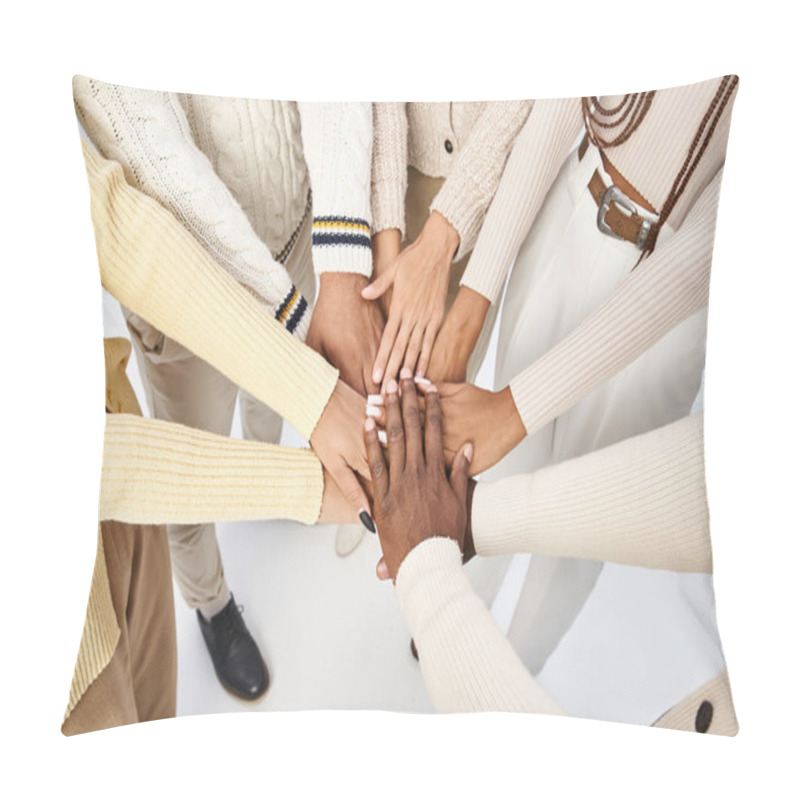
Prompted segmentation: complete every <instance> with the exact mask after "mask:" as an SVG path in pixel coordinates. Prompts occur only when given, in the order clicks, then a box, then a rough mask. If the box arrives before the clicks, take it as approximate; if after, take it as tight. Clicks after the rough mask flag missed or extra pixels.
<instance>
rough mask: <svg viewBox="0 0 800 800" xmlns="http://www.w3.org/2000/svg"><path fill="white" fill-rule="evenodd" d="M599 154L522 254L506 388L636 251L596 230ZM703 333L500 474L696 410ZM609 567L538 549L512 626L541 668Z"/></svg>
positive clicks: (578, 167) (660, 347)
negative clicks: (590, 188) (591, 182)
mask: <svg viewBox="0 0 800 800" xmlns="http://www.w3.org/2000/svg"><path fill="white" fill-rule="evenodd" d="M596 161H597V158H596V151H594V150H593V148H590V150H589V153H588V154H587V157H586V159H585V161H584V162H579V161H578V159H577V156H576V154H574V153H573V154H572V156H570V158H569V159H568V161H567V163H566V164H565V167H564V169H562V171H561V174H560V175H559V178H558V180H557V182H556V184H555V185H554V187H553V190H552V191H551V193H550V195H549V196H548V199H547V201H546V203H545V206H544V207H543V209H542V212H541V214H540V216H539V218H538V219H537V221H536V223H535V224H534V226H533V227H532V230H531V233H530V234H529V237H528V240H527V241H526V243H525V245H524V246H523V248H522V250H521V252H520V255H519V257H518V259H517V264H516V265H515V268H514V272H513V273H512V276H511V279H510V282H509V288H508V292H507V297H506V304H505V306H504V310H503V320H502V325H501V332H500V353H499V354H498V373H497V381H498V382H497V386H498V387H499V386H502V385H506V384H507V382H508V380H509V379H510V378H511V377H512V376H513V375H514V374H516V373H517V372H519V371H520V370H521V369H523V368H524V367H526V366H527V365H528V364H530V363H532V362H533V361H534V360H535V359H536V358H538V357H539V356H541V355H542V354H543V353H544V352H546V351H547V350H548V349H550V347H552V346H553V345H554V344H556V343H557V342H558V341H560V340H561V339H562V338H564V337H565V336H566V335H567V334H568V333H569V332H570V331H571V330H572V329H574V327H576V326H577V325H578V324H579V323H580V322H581V320H583V319H584V318H585V317H587V316H588V315H589V314H591V313H592V312H593V311H594V310H595V309H596V308H598V307H599V306H600V305H601V304H602V302H603V301H604V300H605V299H606V298H607V297H608V296H610V294H612V293H613V291H614V290H615V289H616V287H617V286H618V285H619V283H620V282H621V281H622V280H624V278H625V276H626V275H627V274H628V273H629V272H630V270H631V269H632V268H633V267H634V265H635V264H636V262H637V260H638V257H639V251H638V250H636V248H634V247H633V246H632V245H630V244H629V243H627V242H622V241H619V240H615V239H612V238H610V237H608V236H605V235H604V234H602V233H600V232H599V231H598V230H597V228H596V224H595V218H596V205H595V204H594V201H592V200H591V198H590V197H589V196H588V192H587V191H586V190H585V186H586V184H587V183H588V179H589V177H590V175H591V172H593V171H594V168H595V166H596V163H595V162H596ZM664 233H665V236H667V237H668V236H669V235H671V231H669V230H668V229H665V232H664ZM665 240H666V239H665ZM704 334H705V312H700V313H698V314H696V315H694V316H693V317H692V318H690V319H689V320H686V321H685V322H684V323H682V324H681V325H680V326H678V327H676V329H674V330H673V331H672V332H670V333H669V334H668V335H667V336H665V337H663V339H662V340H661V341H660V342H658V343H657V344H656V345H655V346H654V347H653V348H651V349H650V350H649V351H648V352H647V353H645V354H644V355H643V356H641V357H640V358H639V359H637V361H636V362H634V363H633V364H631V365H629V366H628V367H627V368H626V369H625V370H623V371H621V372H620V373H619V374H618V375H617V376H615V377H613V378H611V379H610V380H609V381H606V382H605V383H604V384H603V385H602V386H601V387H599V388H598V389H597V390H595V392H593V393H591V394H590V395H588V396H587V397H586V398H584V399H583V400H581V401H580V402H579V403H578V404H576V406H574V407H573V408H572V409H570V410H569V411H567V412H565V413H564V414H562V415H561V416H560V417H559V418H558V419H557V420H556V421H555V422H554V423H551V424H550V425H548V426H546V427H545V428H544V429H543V430H542V431H540V432H538V433H536V434H534V435H533V436H531V437H528V438H527V439H526V440H524V441H523V442H522V443H521V444H520V445H519V447H517V448H516V449H515V450H514V451H513V452H512V453H511V454H510V455H509V457H507V458H506V459H504V461H503V462H501V464H500V465H498V467H497V468H496V469H495V470H493V473H492V474H493V475H494V476H497V477H500V476H503V475H508V474H513V473H516V472H523V471H525V472H530V471H532V470H535V469H538V468H539V467H541V466H544V465H545V464H549V463H556V462H559V461H562V460H565V459H568V458H573V457H576V456H579V455H582V454H584V453H587V452H590V451H592V450H594V449H596V448H598V447H603V446H606V445H609V444H612V443H614V442H616V441H619V440H621V439H624V438H627V437H629V436H633V435H636V434H638V433H643V432H645V431H648V430H652V429H653V428H655V427H659V426H661V425H665V424H667V423H669V422H672V421H674V420H675V419H677V418H679V417H680V416H683V415H684V414H686V413H688V412H689V409H690V407H691V403H692V400H693V398H694V396H695V394H696V391H697V388H698V386H699V383H700V376H701V372H702V365H703V359H704V350H705V347H704V343H705V335H704ZM601 569H602V564H601V563H600V562H593V561H586V560H581V559H571V560H565V559H543V558H531V559H530V565H529V567H528V574H527V578H526V581H525V583H524V585H523V588H522V591H521V594H520V599H519V602H518V604H517V608H516V611H515V614H514V617H513V619H512V621H511V624H510V628H509V631H508V635H509V639H510V640H511V641H512V643H513V644H514V645H515V647H516V648H517V650H518V652H519V653H520V656H521V658H522V659H523V661H524V663H525V664H526V666H528V668H529V669H530V670H531V671H532V672H533V674H537V673H538V672H539V670H540V669H541V668H542V666H543V665H544V663H545V661H546V660H547V658H548V657H549V655H550V653H552V652H553V650H554V649H555V648H556V646H557V645H558V643H559V641H560V640H561V637H562V636H563V634H564V633H565V632H566V631H567V630H568V629H569V627H570V626H571V624H572V622H573V621H574V619H575V618H576V616H577V615H578V614H579V613H580V611H581V609H582V608H583V605H584V602H585V600H586V598H587V597H588V595H589V593H590V592H591V591H592V589H593V587H594V585H595V583H596V582H597V579H598V576H599V574H600V571H601Z"/></svg>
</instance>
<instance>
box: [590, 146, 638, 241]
mask: <svg viewBox="0 0 800 800" xmlns="http://www.w3.org/2000/svg"><path fill="white" fill-rule="evenodd" d="M588 146H589V139H588V137H586V136H584V137H583V140H582V141H581V143H580V145H579V147H578V160H579V161H582V160H583V157H584V156H585V155H586V150H587V149H588ZM589 192H590V193H591V195H592V197H593V198H594V202H595V203H597V227H598V229H599V230H600V231H601V232H602V233H605V234H606V235H608V236H612V237H614V238H615V239H624V240H625V241H626V242H630V243H631V244H634V245H636V247H638V248H639V249H640V250H642V249H643V248H644V246H645V243H646V242H647V236H648V234H649V233H650V228H651V222H650V220H649V219H645V218H644V217H642V216H641V215H639V214H638V213H637V211H636V207H635V206H634V205H633V203H632V202H631V201H630V199H629V198H628V196H627V195H626V194H624V193H623V192H622V190H621V189H619V188H617V187H616V186H614V185H611V186H606V185H605V183H604V182H603V178H602V176H601V175H600V172H599V171H598V170H595V171H594V175H592V179H591V180H590V181H589ZM621 209H624V211H622V210H621ZM626 212H627V213H626Z"/></svg>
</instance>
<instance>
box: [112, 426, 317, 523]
mask: <svg viewBox="0 0 800 800" xmlns="http://www.w3.org/2000/svg"><path fill="white" fill-rule="evenodd" d="M322 489H323V477H322V465H321V464H320V462H319V460H318V459H317V457H316V456H315V455H314V454H313V453H312V452H311V451H310V450H303V449H299V448H291V447H280V446H278V445H273V444H264V443H262V442H251V441H245V440H242V439H231V438H228V437H225V436H217V435H215V434H212V433H207V432H206V431H201V430H199V429H197V428H189V427H186V426H184V425H178V424H177V423H172V422H163V421H161V420H155V419H145V418H143V417H139V416H136V415H133V414H107V415H106V430H105V437H104V440H103V470H102V474H101V483H100V519H101V520H105V519H115V520H119V521H120V522H130V523H136V524H143V525H144V524H155V523H158V524H169V523H198V522H213V521H218V522H221V521H231V520H246V519H292V520H297V521H298V522H304V523H306V524H312V523H314V522H316V521H317V519H318V517H319V514H320V507H321V504H322Z"/></svg>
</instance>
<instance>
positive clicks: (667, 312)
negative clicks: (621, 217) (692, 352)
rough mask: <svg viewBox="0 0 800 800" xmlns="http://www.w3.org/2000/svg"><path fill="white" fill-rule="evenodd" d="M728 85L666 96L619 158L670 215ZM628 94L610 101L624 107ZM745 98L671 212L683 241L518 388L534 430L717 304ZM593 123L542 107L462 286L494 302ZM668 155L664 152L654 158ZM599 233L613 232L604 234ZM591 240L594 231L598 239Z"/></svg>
mask: <svg viewBox="0 0 800 800" xmlns="http://www.w3.org/2000/svg"><path fill="white" fill-rule="evenodd" d="M720 81H721V79H714V80H712V81H705V82H703V83H698V84H692V85H690V86H683V87H678V88H675V89H666V90H663V91H659V92H656V94H655V97H654V99H653V103H652V106H651V108H650V111H649V112H648V114H647V115H646V116H645V118H644V121H643V122H642V124H641V126H640V127H639V129H638V130H637V131H636V132H635V133H634V134H633V136H631V138H630V139H629V140H628V141H627V142H626V143H625V144H623V145H621V146H619V147H614V148H611V149H609V150H608V151H607V156H608V158H609V160H610V161H611V162H612V163H613V165H614V166H615V167H616V168H617V170H618V171H619V172H620V174H622V175H623V176H624V177H625V178H626V179H627V180H628V181H629V182H630V183H631V184H632V185H633V186H634V187H635V188H636V189H637V190H638V191H639V192H641V193H642V194H644V196H645V197H646V198H647V199H648V200H649V201H650V202H651V203H653V204H654V206H655V207H656V209H658V208H660V205H661V204H662V203H663V201H664V199H665V197H666V196H667V194H668V192H669V189H670V187H671V185H672V182H673V180H674V179H675V176H676V175H677V174H678V172H679V170H680V168H681V166H682V164H683V160H684V158H685V155H686V151H687V148H688V146H689V143H690V142H691V139H692V137H693V136H694V135H695V132H696V131H697V127H698V125H699V124H700V121H701V120H702V118H703V114H704V113H705V111H706V109H707V108H708V105H709V103H710V101H711V99H712V97H713V96H714V93H715V92H716V90H717V87H718V86H719V85H720ZM619 99H620V98H619V97H616V98H607V99H604V100H603V104H604V105H605V106H609V107H610V106H613V105H614V104H615V103H616V102H618V101H619ZM733 99H734V98H733V97H732V98H731V100H730V102H729V103H728V104H727V106H726V108H725V111H724V113H723V114H722V117H721V118H720V121H719V124H718V125H717V128H716V130H715V132H714V135H713V137H712V138H711V141H710V144H709V146H708V149H707V150H706V152H705V154H704V156H703V158H702V160H701V161H700V164H699V166H698V167H697V169H696V170H695V172H694V174H693V175H692V178H691V179H690V181H689V183H688V186H687V188H686V191H685V192H684V194H683V196H682V198H681V199H680V201H679V202H678V203H677V205H676V206H675V210H674V211H673V213H672V215H671V216H670V217H669V224H670V226H672V227H674V228H675V229H676V232H675V234H674V235H673V236H672V237H671V238H670V239H669V240H668V241H667V242H665V243H664V244H663V245H657V246H656V249H655V251H654V252H653V253H652V254H650V255H649V256H648V257H647V258H646V259H644V261H643V262H642V263H641V264H640V265H639V266H638V267H637V268H636V269H635V270H634V271H633V272H631V274H630V275H629V276H628V277H627V278H626V279H625V280H624V281H623V282H622V284H620V286H619V287H618V288H617V290H616V291H615V293H614V294H613V295H612V296H611V297H610V298H609V299H608V300H607V301H606V302H605V303H604V304H603V305H602V306H601V307H600V308H599V309H598V310H597V311H596V312H595V313H594V314H592V315H591V316H590V317H588V318H587V319H586V320H584V322H583V323H581V325H579V326H578V328H576V329H575V330H574V331H573V332H572V333H571V334H570V335H569V336H567V337H566V338H565V339H564V340H563V341H562V342H560V343H559V344H558V345H557V346H556V347H554V348H553V349H551V350H550V351H549V352H547V353H546V354H545V355H543V356H542V357H541V358H540V359H539V360H538V361H536V362H535V363H534V364H532V365H531V366H530V367H528V368H527V369H526V370H524V371H523V372H522V373H520V374H519V375H517V376H515V377H514V378H513V379H512V380H511V383H510V386H511V391H512V394H513V396H514V400H515V403H516V405H517V409H518V411H519V413H520V416H521V417H522V421H523V422H524V424H525V427H526V429H527V431H528V433H529V434H530V433H533V432H534V431H536V430H538V429H539V428H540V427H541V426H542V425H544V424H546V423H547V422H548V421H550V420H552V419H554V418H555V417H557V416H558V415H559V414H560V413H562V412H563V411H565V410H566V409H568V408H569V407H571V406H572V405H573V404H574V403H575V402H577V401H578V400H579V399H580V398H581V397H583V396H584V395H586V394H587V393H588V392H590V391H591V390H592V389H594V388H595V387H597V386H598V385H599V384H600V383H601V382H602V381H604V380H606V379H607V378H609V377H611V376H612V375H614V374H616V373H617V372H618V371H619V370H620V369H622V368H623V367H624V366H625V365H627V364H629V363H630V362H631V361H633V360H634V359H635V358H637V357H638V356H639V355H641V353H643V352H644V351H645V350H646V349H647V348H648V347H650V346H651V345H652V344H654V343H655V342H656V341H658V339H660V338H661V337H662V336H663V335H664V334H665V333H667V332H668V331H669V330H670V329H672V328H673V327H674V326H675V325H677V324H678V323H679V322H681V321H682V320H683V319H686V318H687V317H689V316H690V315H691V314H693V313H694V312H696V311H698V310H699V309H701V308H703V307H704V306H706V305H707V304H708V285H709V278H710V270H711V254H712V250H713V244H714V231H715V227H716V215H717V206H718V201H719V189H720V184H721V180H722V166H723V163H724V160H725V150H726V145H727V139H728V131H729V128H730V119H731V110H732V106H733ZM582 125H583V120H582V114H581V107H580V101H579V99H577V98H572V99H567V100H544V101H537V102H536V103H535V105H534V107H533V110H532V111H531V114H530V117H529V118H528V121H527V123H526V124H525V126H524V128H523V129H522V131H520V134H519V136H518V137H517V140H516V144H515V146H514V149H513V151H512V152H511V155H510V156H509V158H508V163H507V166H506V169H505V172H504V174H503V178H502V180H501V182H500V186H499V187H498V190H497V193H496V194H495V198H494V200H493V201H492V205H491V208H490V209H489V212H488V214H487V216H486V222H485V223H484V226H483V229H482V231H481V236H480V238H479V240H478V243H477V244H476V246H475V251H474V252H473V254H472V258H471V259H470V262H469V264H468V265H467V268H466V270H465V272H464V276H463V278H462V281H461V282H462V284H464V285H465V286H469V287H470V288H471V289H473V290H474V291H476V292H479V293H480V294H482V295H484V297H486V298H488V299H489V300H491V301H492V302H496V301H497V300H498V299H499V296H500V292H501V291H502V288H503V285H504V282H505V278H506V275H507V273H508V270H509V269H510V267H511V264H512V263H513V262H514V259H515V258H516V256H517V253H518V251H519V248H520V246H521V245H522V242H523V241H524V240H525V237H526V236H527V234H528V231H529V230H530V227H531V225H532V224H533V221H534V219H535V218H536V215H537V214H538V212H539V209H540V208H541V206H542V203H543V202H544V199H545V197H546V195H547V192H548V190H549V188H550V186H551V185H552V183H553V181H554V180H555V177H556V175H557V174H558V171H559V169H560V167H561V164H562V163H563V160H564V158H565V157H566V156H567V154H568V152H569V150H570V148H571V146H572V144H573V143H574V142H575V139H576V137H577V135H578V133H579V132H580V130H581V127H582ZM654 156H657V157H654ZM588 234H590V235H602V234H600V233H599V232H597V231H594V230H592V231H590V232H588ZM588 234H587V235H588Z"/></svg>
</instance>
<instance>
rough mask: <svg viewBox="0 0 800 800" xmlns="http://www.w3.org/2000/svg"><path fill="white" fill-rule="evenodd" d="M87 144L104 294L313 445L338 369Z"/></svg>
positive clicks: (119, 170)
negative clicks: (289, 329) (268, 310)
mask: <svg viewBox="0 0 800 800" xmlns="http://www.w3.org/2000/svg"><path fill="white" fill-rule="evenodd" d="M81 141H82V144H83V154H84V159H85V161H86V169H87V174H88V178H89V188H90V198H91V211H92V222H93V224H94V230H95V239H96V243H97V256H98V261H99V264H100V278H101V281H102V284H103V286H104V287H105V288H106V289H107V290H108V291H109V292H110V293H111V294H112V295H114V297H116V298H117V299H118V300H119V301H120V302H121V303H122V304H123V305H125V306H127V307H128V308H130V309H131V310H132V311H133V312H134V313H136V314H139V315H140V316H141V317H143V318H144V319H146V320H147V321H148V322H150V323H151V324H152V325H154V326H155V327H157V328H158V329H159V330H161V331H163V332H164V333H165V334H166V335H167V336H170V337H172V338H173V339H176V340H177V341H179V342H180V343H181V344H183V345H184V346H185V347H188V348H189V349H190V350H192V352H194V353H195V354H196V355H198V356H199V357H200V358H202V359H204V360H205V361H207V362H208V363H209V364H212V365H213V366H215V367H216V368H217V369H218V370H220V372H222V373H223V374H224V375H226V376H227V377H228V378H230V380H231V381H233V382H234V383H235V384H236V385H237V386H241V387H242V388H243V389H245V390H246V391H248V392H250V394H252V395H253V396H254V397H257V398H258V399H259V400H261V401H262V402H263V403H266V404H267V405H268V406H269V407H270V408H272V409H274V410H275V411H276V412H277V413H278V414H280V415H281V416H282V417H284V418H285V419H288V420H289V421H290V422H291V423H292V424H293V425H294V426H295V427H296V428H297V430H298V431H299V432H300V434H301V435H302V436H305V437H306V438H310V436H311V433H312V432H313V430H314V427H315V426H316V424H317V421H318V420H319V418H320V416H321V414H322V412H323V410H324V409H325V406H326V404H327V402H328V399H329V398H330V396H331V393H332V392H333V389H334V386H335V385H336V381H337V379H338V371H337V370H336V369H334V368H333V367H332V366H331V365H330V364H328V363H327V361H325V359H324V358H322V356H320V355H319V354H317V353H315V352H314V351H313V350H312V349H311V348H310V347H306V346H305V345H304V344H302V343H301V342H299V341H298V340H297V339H296V338H295V337H293V336H291V335H289V334H288V333H287V331H286V329H285V328H284V327H283V326H282V325H279V324H278V323H277V322H276V321H275V320H274V319H273V318H272V317H270V316H269V315H267V314H265V313H264V309H263V307H262V306H261V305H259V303H258V302H257V301H256V300H255V299H254V298H253V297H252V296H251V295H250V294H248V292H247V291H245V290H244V289H243V288H242V287H241V286H240V285H239V284H238V283H237V282H236V281H235V280H234V279H233V278H232V277H231V276H230V275H229V274H228V273H226V272H225V271H224V270H222V269H221V268H220V267H219V266H218V265H217V263H216V262H215V261H214V259H212V258H211V256H210V255H209V254H208V253H207V252H206V251H205V250H204V249H203V248H202V247H201V246H200V244H199V243H198V242H197V241H196V240H195V239H194V238H193V237H192V236H191V234H189V233H188V232H187V231H186V229H185V228H184V227H183V225H181V224H180V223H179V222H178V221H177V220H176V219H175V217H173V216H172V214H170V212H169V211H167V210H166V209H165V208H164V207H163V206H161V205H159V204H158V203H157V202H156V201H155V200H152V199H151V198H149V197H147V196H146V195H144V194H142V192H140V191H138V190H137V189H134V188H133V187H132V186H130V185H129V184H128V183H127V182H126V180H125V176H124V174H123V171H122V167H120V165H119V164H116V163H115V162H112V161H108V160H106V159H104V158H102V157H101V156H100V155H99V154H98V153H97V152H96V151H95V150H94V149H93V148H92V147H91V145H90V144H88V143H87V142H85V141H84V140H83V139H82V140H81Z"/></svg>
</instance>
